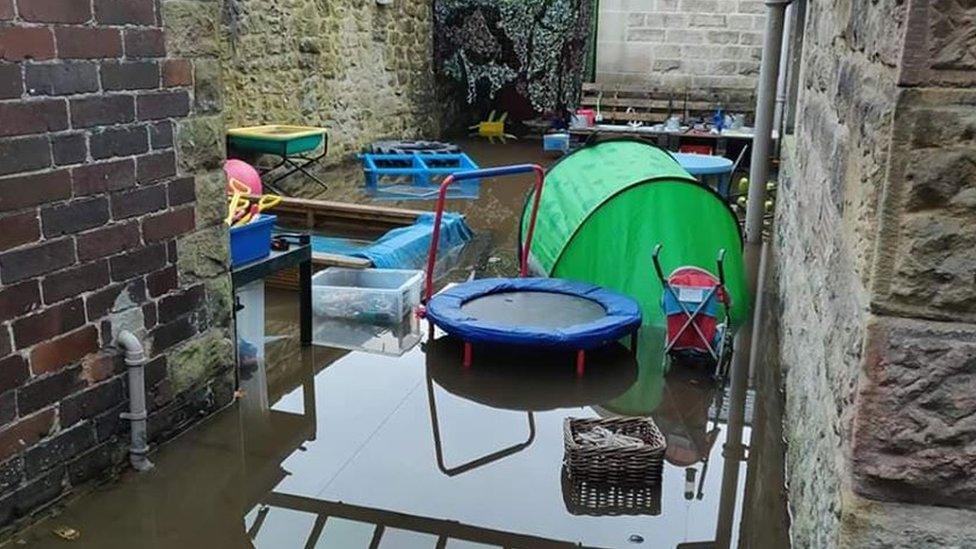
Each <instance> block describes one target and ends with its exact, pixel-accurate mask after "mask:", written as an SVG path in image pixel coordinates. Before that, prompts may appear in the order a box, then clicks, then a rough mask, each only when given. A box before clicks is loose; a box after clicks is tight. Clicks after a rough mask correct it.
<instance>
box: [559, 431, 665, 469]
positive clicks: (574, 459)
mask: <svg viewBox="0 0 976 549" xmlns="http://www.w3.org/2000/svg"><path fill="white" fill-rule="evenodd" d="M595 427H603V428H605V429H609V430H610V431H612V432H614V433H620V434H624V435H627V436H631V437H636V438H639V439H640V440H642V441H644V446H642V447H640V448H593V447H591V446H584V445H581V444H580V440H579V438H577V434H578V433H580V432H582V431H587V430H590V429H593V428H595ZM563 445H564V447H565V452H566V453H565V456H564V458H563V463H564V464H565V466H566V472H567V473H568V475H569V477H570V478H571V479H572V480H573V482H576V483H579V482H583V481H588V482H595V483H602V484H607V485H614V486H627V485H631V486H640V485H650V484H657V483H660V482H661V470H662V468H663V465H664V450H665V449H666V448H667V442H666V441H665V438H664V435H663V434H662V433H661V430H660V429H658V428H657V425H655V423H654V420H653V419H651V418H626V417H622V418H608V419H573V418H566V420H565V421H564V422H563Z"/></svg>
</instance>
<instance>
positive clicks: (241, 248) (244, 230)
mask: <svg viewBox="0 0 976 549" xmlns="http://www.w3.org/2000/svg"><path fill="white" fill-rule="evenodd" d="M277 221H278V218H277V216H273V215H266V214H261V216H260V217H258V218H257V220H256V221H252V222H250V223H248V224H247V225H242V226H240V227H232V228H231V230H230V266H231V267H237V266H239V265H243V264H245V263H250V262H251V261H255V260H258V259H261V258H262V257H267V256H268V255H270V254H271V230H272V229H274V226H275V222H277Z"/></svg>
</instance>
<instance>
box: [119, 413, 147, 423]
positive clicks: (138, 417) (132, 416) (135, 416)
mask: <svg viewBox="0 0 976 549" xmlns="http://www.w3.org/2000/svg"><path fill="white" fill-rule="evenodd" d="M119 417H120V418H122V419H127V420H129V421H142V420H144V419H146V418H148V417H149V414H147V413H146V412H142V413H134V412H122V413H121V414H119Z"/></svg>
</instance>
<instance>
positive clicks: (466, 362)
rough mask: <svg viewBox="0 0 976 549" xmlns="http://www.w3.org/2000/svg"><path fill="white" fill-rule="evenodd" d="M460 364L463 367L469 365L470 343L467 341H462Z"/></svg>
mask: <svg viewBox="0 0 976 549" xmlns="http://www.w3.org/2000/svg"><path fill="white" fill-rule="evenodd" d="M461 364H462V365H463V366H464V367H465V368H470V367H471V344H470V343H468V342H467V341H465V342H464V359H463V362H461Z"/></svg>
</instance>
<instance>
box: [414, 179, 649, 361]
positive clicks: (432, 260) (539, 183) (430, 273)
mask: <svg viewBox="0 0 976 549" xmlns="http://www.w3.org/2000/svg"><path fill="white" fill-rule="evenodd" d="M529 172H535V175H536V179H535V200H533V201H532V212H531V213H530V215H529V227H528V230H527V231H526V233H525V244H524V245H523V244H521V243H519V246H520V247H521V249H520V250H519V258H520V259H521V260H522V261H521V268H520V269H519V277H521V278H525V277H527V276H529V252H530V251H531V249H532V236H533V235H534V234H535V222H536V218H537V217H538V215H539V203H540V201H541V200H542V187H543V184H544V183H545V178H546V172H545V170H544V169H543V168H542V166H539V165H538V164H518V165H515V166H501V167H498V168H487V169H482V170H471V171H466V172H458V173H455V174H453V175H449V176H448V177H447V178H445V179H444V181H443V182H442V183H441V186H440V189H439V190H438V194H437V210H436V213H435V215H434V233H433V235H431V241H430V253H429V255H428V257H427V273H426V281H425V282H426V284H425V289H424V303H423V305H421V307H420V309H419V310H418V311H417V314H418V315H419V316H421V317H424V316H426V315H425V312H426V311H425V309H424V305H426V304H427V302H428V301H430V298H431V297H432V296H433V295H434V266H435V265H436V264H437V248H438V246H439V244H440V240H441V221H442V219H443V217H444V203H445V201H446V199H447V188H448V187H450V186H451V185H452V184H454V183H455V182H457V181H463V180H465V179H480V178H485V177H500V176H506V175H516V174H521V173H529ZM433 334H434V325H433V323H431V324H430V335H431V337H433ZM631 349H632V350H633V351H634V352H635V353H636V352H637V334H636V332H635V333H634V334H632V336H631ZM473 354H474V352H473V349H472V346H471V343H470V342H468V341H465V342H464V350H463V356H462V365H463V367H464V368H470V367H471V361H472V355H473ZM585 369H586V351H585V350H583V349H579V350H577V351H576V375H577V376H578V377H582V376H583V373H584V371H585Z"/></svg>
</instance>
